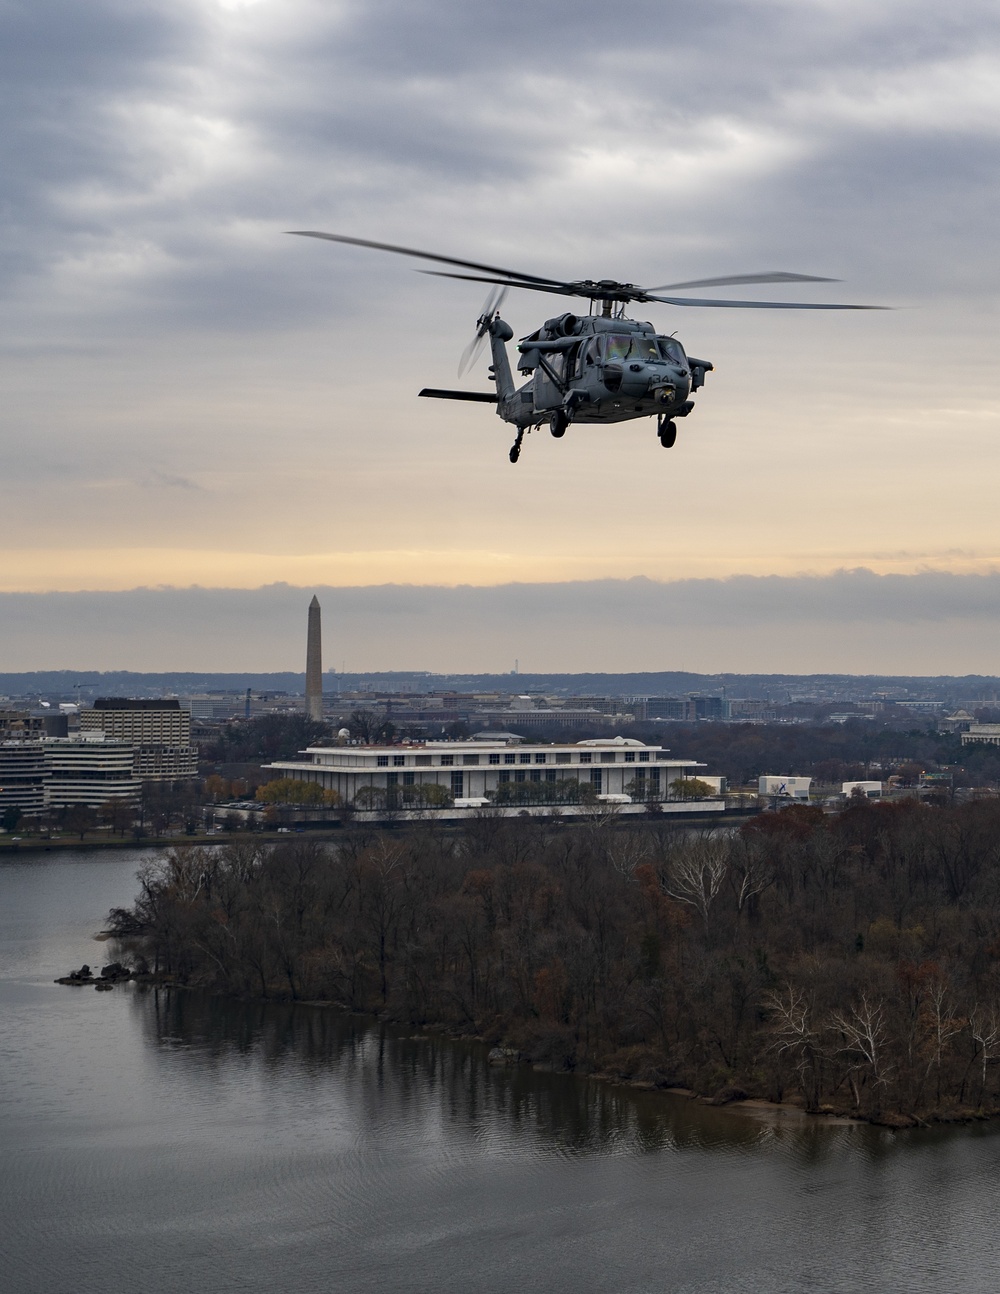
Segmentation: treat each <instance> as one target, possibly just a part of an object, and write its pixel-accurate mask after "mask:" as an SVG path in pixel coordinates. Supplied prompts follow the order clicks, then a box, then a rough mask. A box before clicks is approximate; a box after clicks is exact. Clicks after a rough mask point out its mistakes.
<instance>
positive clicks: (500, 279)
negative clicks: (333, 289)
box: [289, 229, 886, 463]
mask: <svg viewBox="0 0 1000 1294" xmlns="http://www.w3.org/2000/svg"><path fill="white" fill-rule="evenodd" d="M289 233H292V234H295V235H297V236H300V237H303V238H323V239H326V240H327V241H329V242H333V243H347V244H349V245H351V246H353V247H368V248H371V249H373V250H375V251H382V252H394V253H397V254H399V255H401V256H413V257H416V258H418V259H420V260H425V261H435V262H437V263H438V264H444V265H453V266H457V267H459V268H460V269H463V270H466V271H468V270H475V271H477V272H476V273H462V274H460V273H455V272H454V271H453V270H421V271H420V273H422V274H432V275H434V276H435V277H437V278H451V279H462V280H464V281H465V282H472V283H489V284H492V285H493V286H492V288H491V291H490V295H489V296H488V297H487V299H486V302H485V304H484V306H483V309H482V311H481V312H480V315H479V318H478V319H477V320H476V331H475V335H474V337H473V339H472V341H471V342H470V343H469V345H468V346H467V347H466V349H465V352H464V354H463V356H462V360H461V363H460V365H459V370H458V371H459V376H460V377H461V376H462V375H463V374H464V373H466V372H467V371H468V369H469V368H470V367H471V366H472V364H473V363H474V362H475V360H476V358H477V356H478V355H479V353H480V351H481V349H482V347H483V345H484V344H485V342H486V339H487V338H489V343H490V349H491V352H492V358H493V363H492V364H491V365H490V370H489V371H490V380H491V381H492V382H493V383H494V384H495V386H496V391H495V392H493V391H451V390H445V389H441V388H438V387H424V389H423V390H422V391H420V392H419V395H421V396H425V397H428V398H431V399H436V400H469V401H474V402H478V403H484V404H494V405H496V412H497V413H498V414H499V415H500V417H501V418H502V419H503V420H504V422H509V423H511V424H512V425H513V426H514V427H515V428H516V435H515V439H514V444H513V445H512V446H511V449H510V453H509V458H510V461H511V462H512V463H516V462H517V460H518V459H519V458H520V456H521V446H522V442H523V441H524V436H525V433H526V432H530V431H531V430H532V429H536V428H541V427H543V426H545V425H546V424H547V425H548V428H549V431H550V432H551V434H552V435H553V436H555V437H556V438H557V439H558V438H560V437H562V436H564V435H565V434H566V431H567V429H568V428H569V427H570V426H571V425H572V424H573V423H598V424H602V423H615V422H626V421H629V420H631V419H633V418H647V417H655V418H656V434H657V437H658V438H659V441H660V444H661V445H662V446H663V447H664V449H670V448H672V446H673V445H674V444H675V442H676V440H677V420H678V419H681V418H686V417H687V416H688V415H689V414H690V413H691V411H692V409H693V408H694V401H693V400H692V399H691V396H692V395H693V394H694V393H695V392H696V391H698V390H700V388H701V387H702V386H704V384H705V376H706V374H708V373H711V372H712V371H713V370H714V367H715V366H714V364H712V363H711V362H710V361H709V360H705V359H696V358H695V357H694V356H693V355H688V354H687V353H686V351H685V350H684V347H683V346H682V345H681V343H680V341H679V340H678V338H677V337H676V336H674V335H670V336H667V335H665V334H663V333H662V332H658V331H657V329H656V328H654V327H653V325H652V324H651V323H646V322H640V321H639V320H636V319H629V318H627V317H626V314H625V310H626V307H627V306H629V305H630V304H631V303H632V302H637V303H640V304H645V303H646V302H657V303H660V304H664V305H672V306H714V307H724V308H736V309H754V310H882V309H885V308H886V307H884V306H864V305H842V304H835V305H834V304H830V303H817V302H802V301H725V300H717V299H713V298H705V297H676V296H659V295H657V294H658V293H661V292H675V291H686V290H690V289H692V288H713V287H732V286H735V285H737V284H740V285H742V284H748V283H835V282H837V281H838V280H836V279H829V278H823V277H820V276H817V275H814V274H792V273H788V272H786V271H783V270H772V271H768V272H765V273H761V274H734V275H727V276H723V277H721V278H708V279H690V280H688V281H687V282H684V283H663V284H660V285H659V286H658V287H651V288H643V287H639V286H637V285H636V284H635V283H619V282H617V281H615V280H613V279H597V280H594V279H577V280H574V281H572V282H565V281H563V280H560V279H552V278H545V277H540V276H538V275H535V274H522V273H521V272H520V271H518V270H507V269H502V268H500V267H498V266H496V265H484V264H480V263H478V262H476V261H465V260H459V259H458V258H456V257H454V256H440V255H437V254H435V253H434V252H421V251H416V250H415V249H413V248H412V247H397V246H395V245H394V244H392V243H377V242H372V241H370V240H369V239H365V238H351V237H348V236H347V235H345V234H327V233H322V232H320V231H319V230H315V229H294V230H289ZM510 288H523V289H526V290H527V291H531V292H548V293H552V294H554V295H557V296H569V297H581V298H584V299H586V300H588V301H589V303H590V306H589V313H587V314H585V315H576V314H570V313H568V312H567V313H564V314H561V315H556V316H555V317H553V318H551V319H547V320H546V321H545V323H544V324H542V326H541V327H540V328H537V329H536V330H535V331H534V332H533V333H530V334H529V335H528V336H526V337H522V338H521V339H520V340H519V341H518V344H517V350H518V354H519V358H518V361H517V371H518V373H520V374H523V375H524V376H525V377H526V378H527V381H525V382H524V384H523V386H520V387H518V386H516V385H515V381H514V375H513V373H512V372H511V367H510V359H509V357H508V354H507V343H508V342H509V341H511V340H512V339H513V337H514V330H513V329H512V328H511V326H510V324H508V323H506V322H505V320H503V319H501V318H500V306H501V305H502V304H503V302H504V299H505V298H506V295H507V292H508V291H509V290H510Z"/></svg>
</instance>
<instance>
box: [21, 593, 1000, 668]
mask: <svg viewBox="0 0 1000 1294" xmlns="http://www.w3.org/2000/svg"><path fill="white" fill-rule="evenodd" d="M314 591H315V592H316V593H317V594H318V596H319V599H320V602H321V604H322V607H323V616H324V641H325V650H326V664H327V667H328V668H329V667H331V666H332V667H334V668H340V666H341V664H342V663H345V664H346V665H347V667H348V668H349V669H351V670H354V671H360V670H373V671H374V670H386V669H426V670H432V671H460V672H469V673H475V672H486V671H506V670H509V669H510V668H511V667H512V665H513V662H514V659H515V658H518V659H519V660H520V662H521V668H522V669H526V670H549V671H594V670H604V671H613V672H618V671H624V670H662V669H691V670H699V671H702V672H718V671H722V670H727V671H731V672H736V673H748V672H763V673H772V672H781V671H787V672H791V673H814V672H845V673H846V672H858V673H887V674H932V673H933V674H941V673H954V674H967V673H983V674H989V673H993V672H996V666H997V661H996V653H995V650H994V646H993V644H994V642H995V641H996V635H997V631H998V629H1000V572H998V573H994V574H990V575H952V574H942V573H937V572H927V573H923V574H917V575H907V576H902V575H874V574H872V573H871V572H870V571H865V570H855V571H841V572H838V573H836V574H834V575H831V576H826V577H808V576H801V577H784V578H782V577H777V576H769V577H753V576H740V577H735V578H731V579H723V580H713V579H699V580H677V581H669V582H666V581H663V582H661V581H655V580H649V579H631V580H594V581H578V582H570V583H550V584H517V583H512V584H504V585H499V586H495V587H492V588H481V587H473V586H470V585H461V586H458V587H453V588H444V587H441V586H425V587H418V586H413V585H380V586H371V587H361V588H335V587H319V588H316V589H315V590H314V589H303V588H295V587H292V586H290V585H286V584H272V585H268V586H265V587H262V588H259V589H211V588H196V587H195V588H184V589H177V588H137V589H132V590H129V591H127V592H122V593H72V594H67V593H50V594H0V623H2V625H3V627H4V634H3V641H4V652H3V655H2V657H0V671H4V672H10V671H14V670H37V669H63V668H66V669H70V668H75V669H132V670H168V669H169V670H179V669H198V670H218V671H234V670H268V669H270V670H284V669H297V668H299V666H300V664H301V662H300V660H299V657H300V656H302V654H303V652H304V642H305V616H306V607H307V606H308V602H309V599H310V597H311V596H312V593H313V592H314Z"/></svg>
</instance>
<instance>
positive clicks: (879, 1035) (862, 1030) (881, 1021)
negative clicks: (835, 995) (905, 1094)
mask: <svg viewBox="0 0 1000 1294" xmlns="http://www.w3.org/2000/svg"><path fill="white" fill-rule="evenodd" d="M830 1021H831V1026H832V1028H833V1029H834V1030H835V1031H836V1032H837V1033H839V1035H840V1039H841V1045H840V1046H839V1047H838V1049H837V1050H838V1051H840V1052H843V1053H846V1054H847V1055H853V1056H854V1057H855V1060H854V1063H853V1065H852V1068H851V1072H850V1074H849V1076H848V1077H849V1081H850V1084H851V1089H852V1091H853V1093H854V1102H855V1105H857V1106H858V1107H860V1105H861V1092H860V1089H859V1087H858V1085H857V1082H856V1081H855V1074H856V1073H857V1072H858V1071H859V1070H863V1069H868V1070H869V1071H870V1072H871V1090H872V1103H873V1113H875V1114H877V1113H878V1112H879V1107H880V1103H881V1089H882V1088H883V1087H884V1086H885V1084H886V1081H887V1075H888V1066H887V1064H886V1061H885V1059H884V1052H885V1048H886V1042H887V1033H888V1031H887V1029H886V1023H885V1004H884V1003H883V1001H882V999H881V998H878V999H872V998H870V997H869V996H868V994H867V992H865V991H862V993H861V997H860V1000H859V1002H858V1003H857V1004H856V1005H854V1006H852V1007H851V1008H850V1010H849V1011H834V1012H833V1014H832V1015H831V1017H830Z"/></svg>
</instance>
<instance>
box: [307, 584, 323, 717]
mask: <svg viewBox="0 0 1000 1294" xmlns="http://www.w3.org/2000/svg"><path fill="white" fill-rule="evenodd" d="M322 632H323V631H322V627H321V625H320V609H319V598H317V597H316V595H315V594H313V600H312V601H311V602H310V603H309V630H308V635H307V637H306V714H307V715H308V716H309V718H310V719H317V720H319V721H320V722H322V720H323V642H322Z"/></svg>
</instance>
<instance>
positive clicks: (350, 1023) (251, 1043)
mask: <svg viewBox="0 0 1000 1294" xmlns="http://www.w3.org/2000/svg"><path fill="white" fill-rule="evenodd" d="M131 992H132V1009H133V1011H134V1013H135V1014H136V1016H137V1017H138V1020H139V1022H140V1025H141V1028H142V1030H143V1033H144V1035H145V1037H146V1038H147V1041H148V1042H149V1043H150V1044H152V1045H154V1046H155V1047H157V1048H166V1049H170V1050H171V1051H175V1052H179V1053H180V1054H182V1055H183V1056H184V1061H185V1064H186V1065H188V1066H190V1067H192V1068H193V1069H196V1070H198V1071H199V1072H200V1073H201V1074H202V1075H207V1074H210V1073H212V1072H213V1071H215V1072H217V1073H221V1072H222V1071H223V1070H224V1068H225V1066H226V1065H227V1064H228V1063H229V1061H230V1060H231V1058H232V1057H234V1056H240V1057H244V1058H247V1059H251V1058H252V1059H253V1060H254V1061H255V1062H256V1063H259V1065H260V1066H261V1067H262V1068H263V1069H264V1070H265V1071H271V1072H279V1071H283V1070H286V1069H288V1068H289V1067H293V1068H294V1069H295V1071H296V1073H297V1074H298V1075H299V1077H300V1079H301V1080H303V1081H305V1082H306V1083H307V1084H313V1085H316V1084H321V1083H326V1082H335V1083H336V1084H337V1085H338V1086H339V1087H340V1088H341V1089H342V1090H343V1093H344V1096H345V1098H346V1099H347V1100H348V1101H349V1103H350V1104H351V1106H352V1108H354V1109H355V1110H356V1111H358V1112H360V1113H361V1114H362V1116H363V1125H364V1127H366V1128H367V1129H369V1130H370V1131H373V1132H374V1131H377V1129H378V1128H379V1127H381V1126H384V1125H386V1124H387V1123H397V1122H407V1121H412V1120H414V1119H417V1118H419V1119H422V1120H425V1121H426V1120H427V1119H428V1118H430V1117H431V1111H432V1110H433V1111H434V1114H435V1117H437V1118H439V1119H440V1120H441V1121H442V1124H443V1126H444V1127H446V1128H447V1129H448V1130H450V1132H451V1133H452V1134H462V1135H471V1136H472V1137H473V1138H474V1139H476V1140H477V1141H479V1142H480V1143H481V1144H482V1145H484V1146H488V1145H495V1144H496V1141H495V1134H496V1133H497V1130H498V1129H502V1140H503V1141H504V1142H509V1141H510V1140H511V1139H512V1137H513V1138H514V1139H518V1138H519V1137H520V1136H521V1135H522V1134H526V1133H527V1134H530V1139H531V1141H532V1142H533V1143H534V1144H536V1145H537V1146H539V1147H545V1148H546V1149H548V1150H549V1151H553V1152H556V1153H559V1154H590V1153H594V1152H600V1153H603V1154H608V1153H629V1154H633V1153H636V1152H655V1151H663V1150H701V1151H706V1150H707V1151H712V1150H717V1151H723V1152H725V1153H726V1154H732V1153H733V1152H746V1153H752V1152H753V1151H754V1150H756V1149H758V1148H759V1147H761V1146H762V1145H764V1144H766V1143H769V1142H775V1143H780V1144H783V1145H785V1146H787V1147H788V1148H789V1149H790V1150H794V1152H795V1153H796V1155H798V1156H800V1157H801V1158H802V1159H803V1161H804V1162H805V1163H807V1164H808V1163H819V1162H821V1161H822V1160H823V1159H824V1157H826V1156H829V1155H830V1154H837V1153H840V1152H841V1151H842V1149H843V1144H844V1141H845V1138H846V1139H848V1140H849V1141H850V1143H851V1144H852V1146H854V1147H855V1148H860V1147H864V1149H865V1151H866V1153H868V1154H871V1155H874V1156H877V1155H879V1154H882V1153H886V1152H888V1151H890V1150H891V1148H892V1146H893V1145H894V1144H895V1143H896V1142H897V1141H898V1138H894V1136H893V1135H892V1134H890V1133H886V1132H884V1131H882V1130H878V1129H872V1128H868V1127H864V1126H859V1125H849V1124H835V1123H827V1122H821V1121H814V1120H802V1121H800V1120H798V1119H793V1120H791V1121H788V1122H783V1121H781V1120H780V1119H778V1120H768V1119H766V1118H756V1117H750V1116H748V1115H747V1114H746V1113H743V1112H736V1111H731V1110H725V1109H722V1110H719V1109H715V1108H712V1107H706V1106H704V1105H701V1104H700V1103H697V1102H692V1101H689V1100H687V1099H686V1098H684V1097H678V1096H673V1095H671V1094H669V1093H664V1092H649V1091H644V1090H641V1089H635V1088H629V1087H625V1086H621V1087H619V1086H615V1085H613V1084H609V1083H606V1082H600V1081H596V1080H589V1079H583V1078H579V1077H577V1076H575V1075H572V1074H559V1073H549V1072H544V1071H536V1070H534V1069H532V1068H530V1067H527V1066H513V1067H499V1066H493V1065H491V1064H490V1063H489V1061H488V1058H487V1053H488V1049H487V1048H486V1047H485V1046H483V1045H481V1044H477V1043H469V1042H455V1041H452V1040H450V1039H445V1038H441V1037H438V1036H435V1035H434V1034H426V1035H425V1034H418V1035H413V1034H409V1033H407V1032H405V1031H402V1030H400V1029H397V1028H393V1027H389V1026H386V1025H384V1024H381V1023H379V1022H377V1021H374V1020H372V1019H371V1018H369V1017H363V1016H358V1015H350V1014H346V1013H342V1012H338V1011H335V1010H331V1009H325V1008H322V1007H313V1006H304V1005H299V1004H291V1003H287V1004H281V1003H256V1002H240V1001H232V1000H228V999H225V998H221V997H217V996H212V995H208V994H202V993H197V992H190V991H178V990H169V989H159V990H153V989H150V990H136V989H134V988H133V989H132V990H131Z"/></svg>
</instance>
